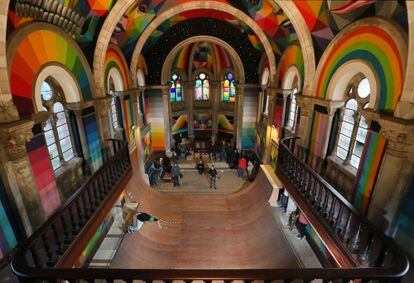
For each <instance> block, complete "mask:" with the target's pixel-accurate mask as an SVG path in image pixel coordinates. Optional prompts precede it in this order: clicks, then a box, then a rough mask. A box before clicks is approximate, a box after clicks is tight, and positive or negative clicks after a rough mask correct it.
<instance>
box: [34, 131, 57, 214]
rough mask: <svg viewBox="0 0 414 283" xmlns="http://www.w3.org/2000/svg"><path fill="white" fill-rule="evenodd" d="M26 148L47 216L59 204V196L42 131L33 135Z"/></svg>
mask: <svg viewBox="0 0 414 283" xmlns="http://www.w3.org/2000/svg"><path fill="white" fill-rule="evenodd" d="M26 148H27V154H28V157H29V160H30V165H31V167H32V171H33V175H34V178H35V183H36V185H37V189H38V191H39V196H40V201H41V202H42V206H43V210H44V212H45V214H46V216H49V215H51V214H52V213H53V212H54V211H55V210H56V209H57V208H58V207H59V206H60V197H59V192H58V189H57V185H56V181H55V174H54V172H53V168H52V165H51V163H50V156H49V151H48V149H47V145H46V140H45V136H44V135H43V133H40V134H38V135H36V136H34V137H33V138H32V139H31V140H30V141H29V142H28V143H27V145H26Z"/></svg>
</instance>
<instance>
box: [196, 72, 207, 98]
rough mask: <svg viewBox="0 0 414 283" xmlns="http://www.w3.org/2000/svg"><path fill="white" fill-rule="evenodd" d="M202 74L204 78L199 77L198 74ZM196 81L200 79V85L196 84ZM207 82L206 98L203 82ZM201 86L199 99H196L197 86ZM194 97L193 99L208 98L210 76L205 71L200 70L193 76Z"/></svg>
mask: <svg viewBox="0 0 414 283" xmlns="http://www.w3.org/2000/svg"><path fill="white" fill-rule="evenodd" d="M201 75H204V76H205V78H204V79H201V78H200V76H201ZM197 81H201V86H197ZM206 82H207V83H208V85H207V88H208V93H207V96H208V97H207V98H206V94H205V93H204V89H205V83H206ZM198 87H201V97H202V98H201V99H197V88H198ZM194 99H195V101H209V100H210V76H209V75H208V74H207V73H205V72H200V73H199V74H197V76H196V77H195V80H194Z"/></svg>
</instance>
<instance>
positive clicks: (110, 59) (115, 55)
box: [104, 45, 130, 92]
mask: <svg viewBox="0 0 414 283" xmlns="http://www.w3.org/2000/svg"><path fill="white" fill-rule="evenodd" d="M104 66H105V67H104V70H105V77H104V78H105V80H104V82H105V84H104V87H105V91H106V92H108V89H107V88H108V85H107V83H106V82H108V75H109V71H110V70H111V69H112V68H115V69H117V70H118V72H119V73H120V74H121V76H122V81H123V83H124V90H127V89H129V78H130V77H129V68H128V64H127V63H126V60H125V57H124V55H123V54H122V51H121V50H120V49H119V48H118V47H117V46H114V45H110V46H109V47H108V50H107V52H106V57H105V63H104Z"/></svg>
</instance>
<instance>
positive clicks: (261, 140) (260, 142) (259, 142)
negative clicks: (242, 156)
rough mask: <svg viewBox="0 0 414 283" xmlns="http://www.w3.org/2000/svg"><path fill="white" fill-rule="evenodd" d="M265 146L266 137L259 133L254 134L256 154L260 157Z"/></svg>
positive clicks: (263, 152)
mask: <svg viewBox="0 0 414 283" xmlns="http://www.w3.org/2000/svg"><path fill="white" fill-rule="evenodd" d="M265 148H266V138H265V137H262V136H260V135H259V134H256V139H255V149H256V153H257V156H258V157H259V158H260V159H262V158H263V156H264V154H265Z"/></svg>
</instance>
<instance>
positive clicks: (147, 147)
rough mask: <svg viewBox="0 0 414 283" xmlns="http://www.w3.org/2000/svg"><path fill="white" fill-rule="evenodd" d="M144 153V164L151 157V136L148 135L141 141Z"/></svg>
mask: <svg viewBox="0 0 414 283" xmlns="http://www.w3.org/2000/svg"><path fill="white" fill-rule="evenodd" d="M141 146H142V151H143V152H144V163H145V162H147V160H148V159H149V157H150V155H151V134H150V133H148V134H147V135H146V136H145V137H143V138H142V141H141Z"/></svg>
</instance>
